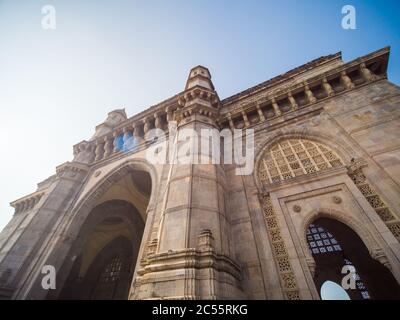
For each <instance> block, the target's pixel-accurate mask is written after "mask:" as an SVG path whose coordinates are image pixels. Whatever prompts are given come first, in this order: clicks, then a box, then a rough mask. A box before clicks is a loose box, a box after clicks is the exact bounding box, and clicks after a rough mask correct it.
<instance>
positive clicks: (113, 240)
mask: <svg viewBox="0 0 400 320" xmlns="http://www.w3.org/2000/svg"><path fill="white" fill-rule="evenodd" d="M143 230H144V221H143V219H142V218H141V216H140V214H139V212H138V210H137V209H136V208H135V207H134V206H133V205H132V204H131V203H129V202H127V201H124V200H110V201H106V202H104V203H102V204H100V205H98V206H96V207H95V208H94V209H93V210H92V212H91V213H90V215H89V217H88V218H87V220H86V222H85V224H84V225H83V226H82V228H81V231H80V233H79V237H80V238H82V241H76V244H75V245H74V247H73V248H72V249H71V251H70V253H69V255H68V259H69V260H73V261H74V263H73V266H72V268H71V270H70V271H69V274H68V277H67V279H66V281H65V282H64V285H63V287H62V289H61V290H60V294H59V295H58V297H57V298H58V299H127V298H128V294H129V289H130V284H131V282H132V278H133V272H134V267H135V265H136V261H137V257H138V253H139V248H140V244H141V241H142V236H143ZM64 269H67V268H64ZM65 271H66V270H65Z"/></svg>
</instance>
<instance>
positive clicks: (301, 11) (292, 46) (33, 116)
mask: <svg viewBox="0 0 400 320" xmlns="http://www.w3.org/2000/svg"><path fill="white" fill-rule="evenodd" d="M47 4H50V5H53V6H54V7H55V9H56V23H57V24H56V30H43V29H42V27H41V19H42V14H41V9H42V6H43V5H47ZM345 4H352V5H354V6H355V8H356V10H357V11H356V12H357V30H344V29H342V28H341V18H342V13H341V8H342V6H343V5H345ZM399 44H400V4H399V1H334V0H330V1H326V0H325V1H311V0H304V1H284V0H280V1H232V0H230V1H217V0H214V1H206V0H202V1H189V0H186V1H171V0H169V1H165V0H164V1H118V0H112V1H111V0H109V1H100V0H93V1H83V0H80V1H73V0H64V1H55V0H54V1H51V0H48V1H34V0H29V1H28V0H26V1H22V0H9V1H8V0H0V119H1V122H2V123H1V126H0V136H1V139H0V150H1V158H0V229H1V228H3V227H4V226H5V224H6V223H7V221H8V220H9V219H10V218H11V216H12V213H13V210H12V209H11V208H10V207H9V202H11V201H12V200H15V199H18V198H19V197H21V196H24V195H26V194H28V193H30V192H33V191H35V189H36V184H37V183H38V182H40V181H42V180H43V179H45V178H47V177H48V176H50V175H52V174H54V172H55V167H56V166H57V165H59V164H61V163H63V162H65V161H68V160H71V159H72V145H74V144H75V143H78V142H80V141H82V140H84V139H88V138H90V136H91V135H92V134H93V131H94V127H95V126H96V125H97V124H99V123H101V122H102V121H103V120H104V119H105V117H106V115H107V113H108V112H109V111H111V110H112V109H115V108H121V107H124V108H125V109H126V112H127V114H128V116H132V115H133V114H135V113H137V112H139V111H142V110H143V109H144V108H147V107H149V106H151V105H152V104H155V103H157V102H160V101H161V100H164V99H166V98H168V97H170V96H172V95H173V94H175V93H177V92H179V91H181V90H182V89H183V88H184V85H185V81H186V78H187V74H188V71H189V69H190V68H191V67H193V66H195V65H198V64H202V65H205V66H207V67H208V68H209V69H210V71H211V73H212V75H213V81H214V84H215V86H216V88H217V90H218V93H219V95H220V97H221V98H225V97H227V96H230V95H232V94H234V93H236V92H238V91H240V90H244V89H246V88H248V87H249V86H252V85H255V84H257V83H259V82H262V81H264V80H267V79H269V78H271V77H273V76H276V75H279V74H281V73H283V72H285V71H287V70H289V69H292V68H294V67H297V66H299V65H300V64H303V63H306V62H308V61H309V60H312V59H315V58H317V57H319V56H321V55H326V54H330V53H335V52H337V51H342V52H343V58H344V59H345V60H346V61H348V60H350V59H353V58H356V57H358V56H360V55H364V54H367V53H369V52H371V51H374V50H377V49H380V48H381V47H384V46H387V45H391V46H392V53H391V57H390V65H389V78H390V79H391V80H392V81H393V82H395V83H397V84H398V83H400V63H399V57H400V46H399Z"/></svg>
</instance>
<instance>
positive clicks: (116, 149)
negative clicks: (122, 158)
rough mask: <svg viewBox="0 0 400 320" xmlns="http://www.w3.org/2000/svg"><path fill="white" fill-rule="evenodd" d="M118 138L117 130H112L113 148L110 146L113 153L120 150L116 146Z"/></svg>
mask: <svg viewBox="0 0 400 320" xmlns="http://www.w3.org/2000/svg"><path fill="white" fill-rule="evenodd" d="M118 139H119V132H118V131H114V132H113V148H112V150H113V153H117V152H119V151H121V150H120V149H119V146H118Z"/></svg>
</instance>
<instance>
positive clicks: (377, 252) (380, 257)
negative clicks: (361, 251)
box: [370, 248, 392, 270]
mask: <svg viewBox="0 0 400 320" xmlns="http://www.w3.org/2000/svg"><path fill="white" fill-rule="evenodd" d="M370 254H371V257H372V258H373V259H375V260H377V261H379V262H380V263H381V264H383V265H384V266H385V267H386V268H388V269H389V270H392V266H391V265H390V262H389V259H388V257H387V256H386V254H385V253H384V251H383V250H382V249H381V248H375V249H374V250H373V251H372V252H371V253H370Z"/></svg>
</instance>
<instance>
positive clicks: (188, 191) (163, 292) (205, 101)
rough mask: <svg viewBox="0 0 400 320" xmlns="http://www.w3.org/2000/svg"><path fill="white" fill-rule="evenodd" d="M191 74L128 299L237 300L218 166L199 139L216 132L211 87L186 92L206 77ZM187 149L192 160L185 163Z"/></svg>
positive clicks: (236, 279)
mask: <svg viewBox="0 0 400 320" xmlns="http://www.w3.org/2000/svg"><path fill="white" fill-rule="evenodd" d="M197 69H200V70H198V72H197V73H191V76H189V80H188V82H189V85H187V89H186V91H185V93H184V94H183V95H182V97H181V105H182V106H181V108H179V110H177V111H176V112H175V113H176V119H178V127H177V132H176V134H177V138H178V140H177V144H176V145H170V148H174V151H173V153H175V155H177V156H176V157H174V158H175V159H176V161H175V163H173V164H172V165H171V168H170V170H169V171H170V176H169V177H168V180H167V188H166V192H165V195H164V200H163V208H162V213H161V221H160V225H159V231H158V232H159V233H158V237H157V239H158V244H157V249H156V250H155V248H154V245H153V244H150V248H149V249H150V252H151V254H149V255H148V256H147V259H146V261H145V262H144V263H143V265H142V266H141V268H140V269H139V270H138V277H137V279H136V283H135V286H136V287H135V289H134V294H133V298H139V299H146V298H153V299H154V298H164V297H165V298H167V297H169V298H172V297H173V298H177V299H217V298H234V297H236V298H238V297H240V296H241V295H242V292H241V290H240V286H239V279H240V268H239V266H238V265H237V264H236V263H235V262H234V261H233V252H231V248H230V245H229V234H230V224H229V219H228V218H227V213H226V211H225V204H224V198H225V182H224V179H225V178H224V174H223V166H222V165H220V164H212V161H211V160H212V154H208V151H209V149H212V148H201V146H202V145H203V146H204V144H205V143H208V141H209V140H208V137H204V136H201V133H204V130H206V129H210V130H212V129H214V130H217V132H218V128H217V124H216V120H217V117H218V113H219V110H218V108H217V105H216V104H214V103H213V101H215V97H216V93H215V91H214V90H213V87H212V85H211V84H210V86H208V87H201V88H199V87H198V86H194V87H193V88H191V86H190V82H191V80H195V79H199V78H200V79H201V80H202V81H201V83H202V85H203V86H204V81H205V80H204V76H205V75H208V70H206V69H203V67H197ZM199 75H202V76H200V77H199ZM200 79H199V80H200ZM187 138H189V139H187ZM218 141H219V136H218ZM214 142H215V141H214ZM187 147H189V148H190V153H191V154H192V155H193V157H192V159H194V161H191V162H188V161H187V160H188V159H189V158H190V157H189V158H187V157H186V155H187V150H188V149H187ZM182 150H184V152H182ZM219 156H220V154H218V157H219ZM195 159H199V160H201V163H198V162H197V161H196V160H195ZM206 162H208V164H206Z"/></svg>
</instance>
